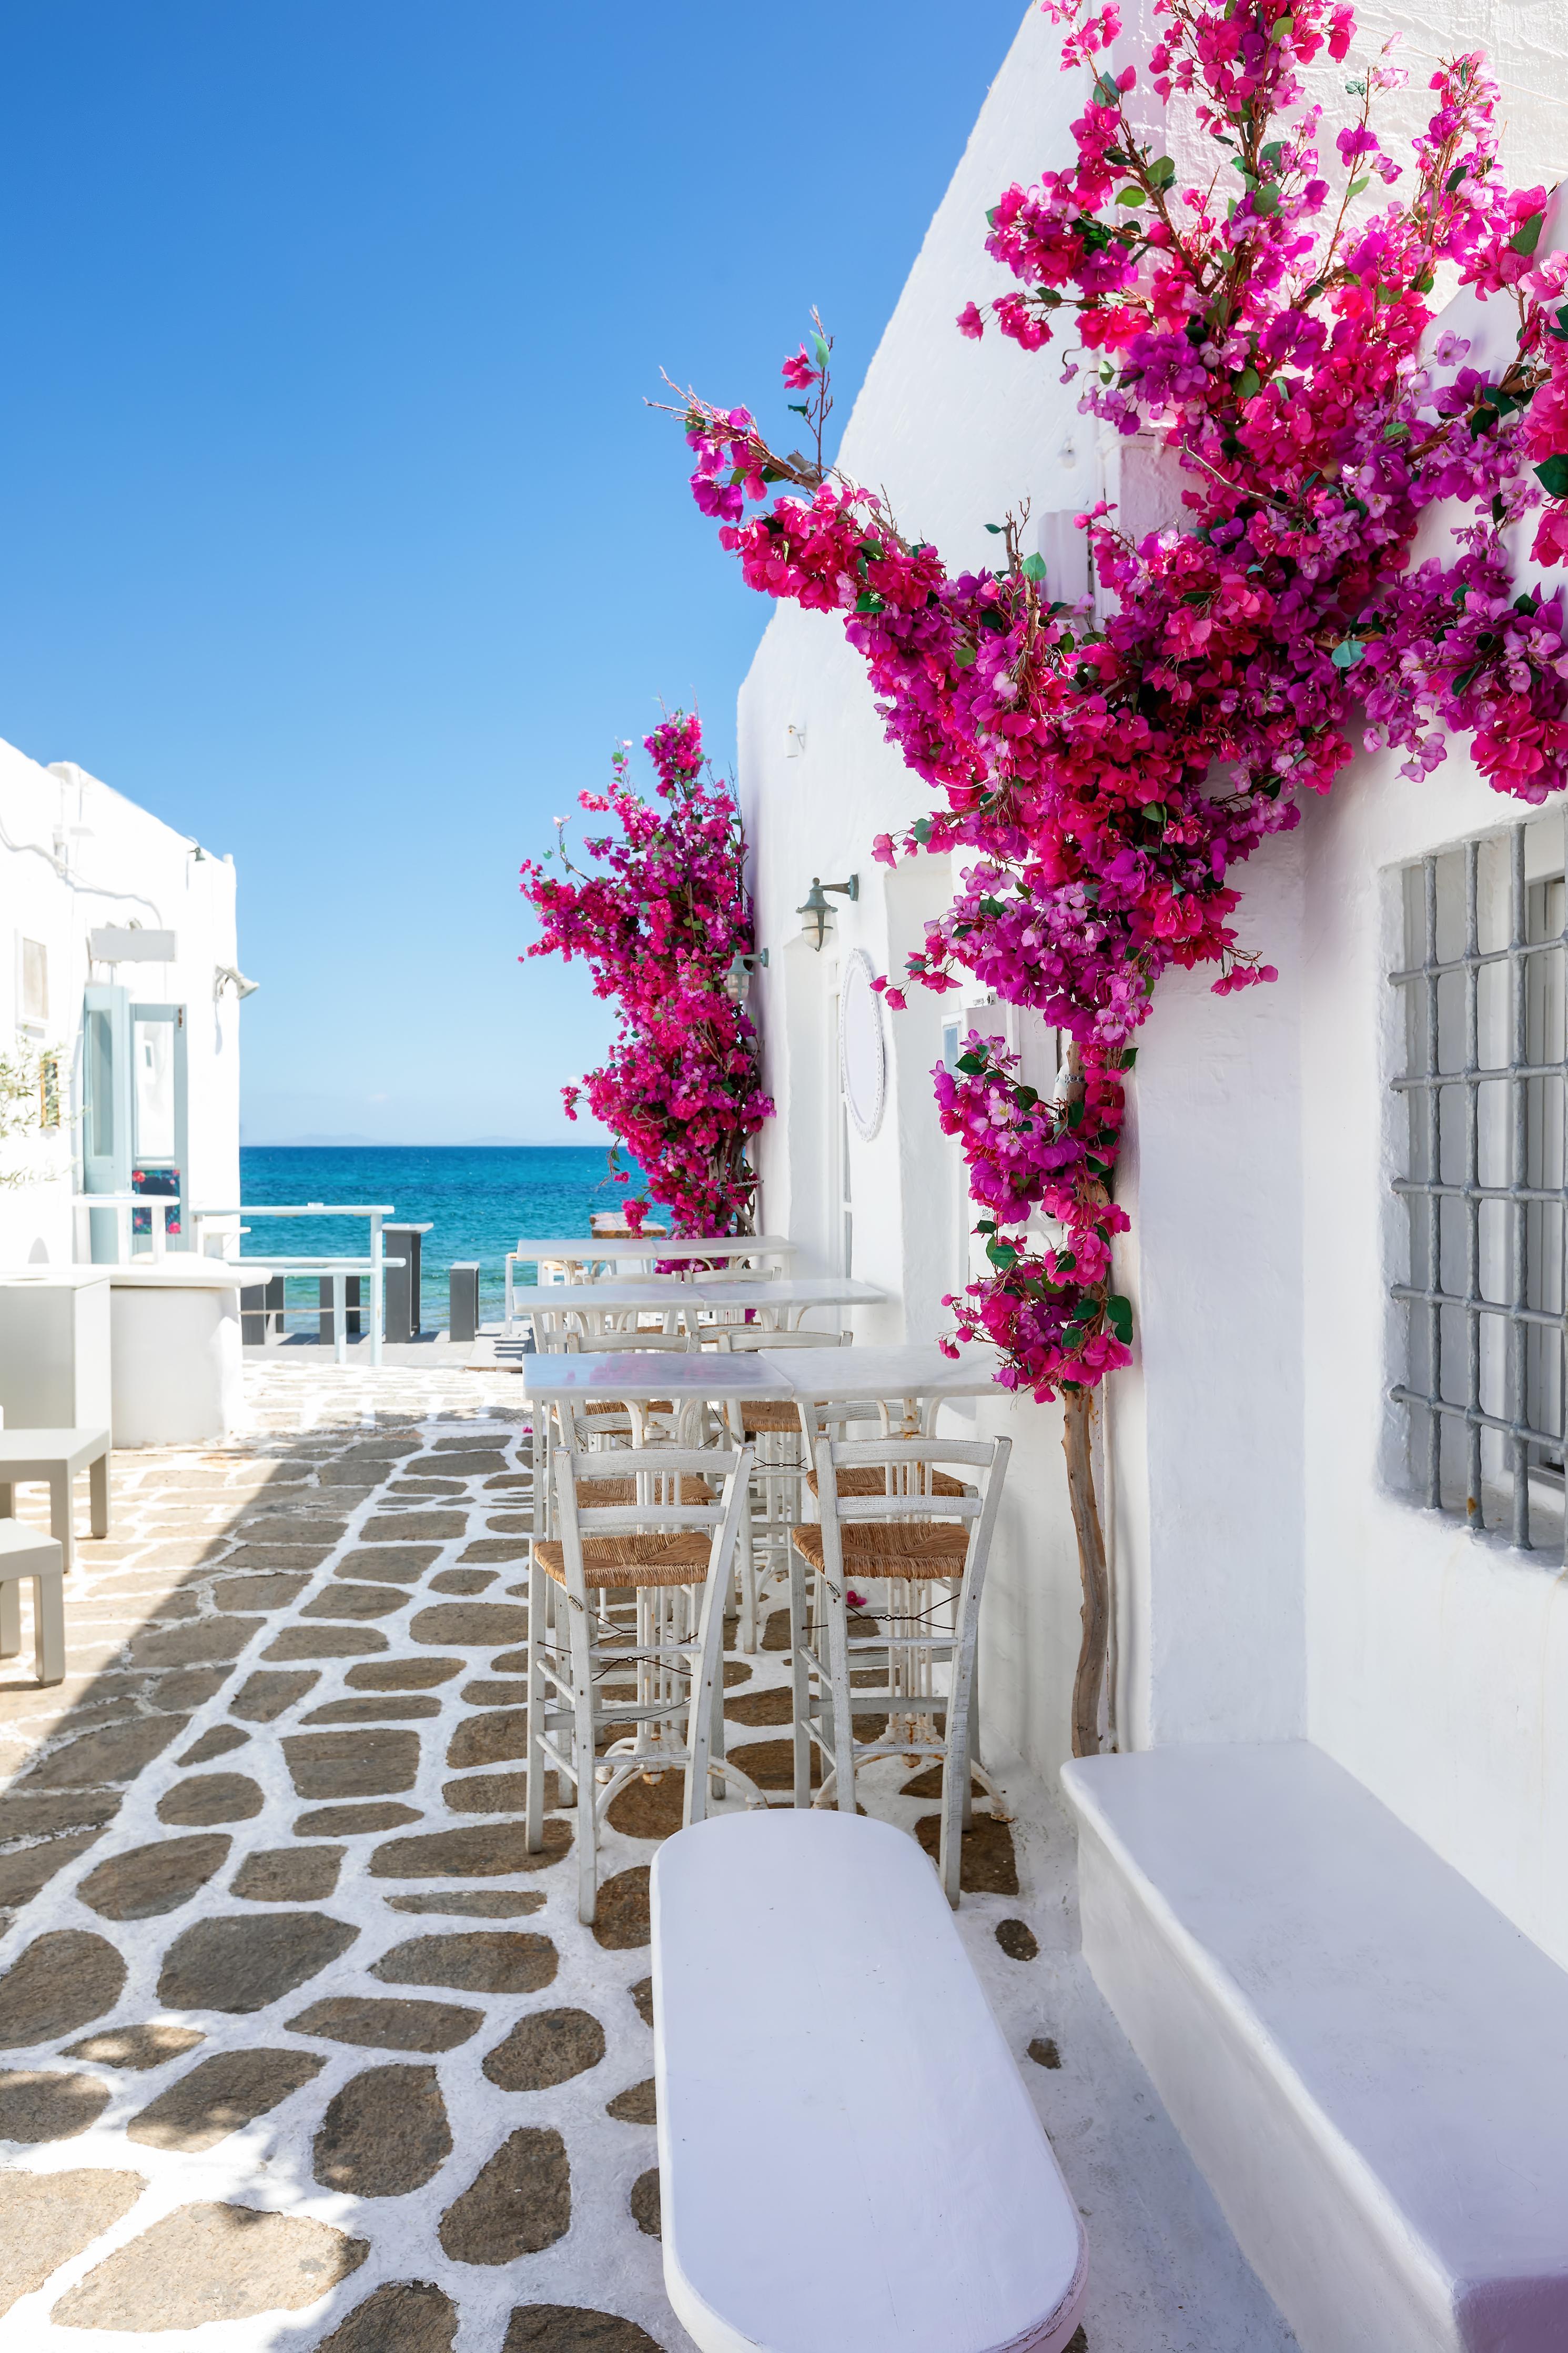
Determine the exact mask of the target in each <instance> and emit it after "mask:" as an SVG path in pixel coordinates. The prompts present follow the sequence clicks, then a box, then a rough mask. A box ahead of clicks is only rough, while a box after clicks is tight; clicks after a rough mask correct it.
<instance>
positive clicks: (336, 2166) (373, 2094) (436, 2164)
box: [311, 2067, 452, 2198]
mask: <svg viewBox="0 0 1568 2353" xmlns="http://www.w3.org/2000/svg"><path fill="white" fill-rule="evenodd" d="M451 2154H452V2128H451V2126H450V2125H449V2124H448V2123H447V2105H446V2102H445V2101H444V2100H443V2099H442V2097H441V2084H440V2078H439V2077H438V2076H437V2073H436V2070H435V2068H434V2067H371V2068H368V2069H367V2070H366V2072H365V2073H363V2075H354V2076H352V2077H351V2078H350V2080H349V2082H348V2083H346V2084H344V2085H343V2087H342V2091H341V2092H338V2093H335V2094H333V2096H332V2098H331V2101H330V2102H329V2103H328V2105H327V2113H326V2115H325V2116H323V2117H322V2119H321V2130H320V2131H319V2132H318V2133H317V2135H316V2137H315V2140H314V2142H313V2144H312V2147H311V2161H312V2163H313V2165H314V2168H315V2174H316V2179H317V2180H318V2181H319V2182H320V2183H321V2187H322V2189H341V2190H343V2191H345V2192H346V2193H347V2194H348V2195H349V2196H350V2197H353V2198H403V2197H405V2196H406V2195H407V2193H408V2191H409V2190H411V2189H423V2187H424V2185H425V2183H426V2181H428V2180H429V2179H430V2178H431V2176H432V2175H433V2174H436V2173H438V2172H439V2171H440V2169H441V2168H442V2166H443V2165H445V2163H446V2162H447V2158H449V2157H450V2156H451Z"/></svg>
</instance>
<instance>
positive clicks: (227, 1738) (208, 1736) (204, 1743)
mask: <svg viewBox="0 0 1568 2353" xmlns="http://www.w3.org/2000/svg"><path fill="white" fill-rule="evenodd" d="M249 1737H250V1735H249V1733H248V1732H242V1731H241V1730H240V1728H239V1726H238V1725H237V1724H215V1725H214V1726H213V1728H212V1730H211V1731H210V1732H204V1733H203V1735H202V1736H201V1738H200V1739H199V1740H197V1741H194V1742H193V1743H192V1745H191V1746H190V1747H189V1748H187V1749H186V1751H185V1753H184V1756H183V1757H176V1758H175V1760H174V1761H175V1763H176V1764H179V1765H210V1764H211V1763H212V1761H213V1759H214V1757H226V1756H227V1755H228V1752H229V1750H230V1749H231V1748H243V1747H244V1746H245V1744H246V1742H247V1740H248V1739H249Z"/></svg>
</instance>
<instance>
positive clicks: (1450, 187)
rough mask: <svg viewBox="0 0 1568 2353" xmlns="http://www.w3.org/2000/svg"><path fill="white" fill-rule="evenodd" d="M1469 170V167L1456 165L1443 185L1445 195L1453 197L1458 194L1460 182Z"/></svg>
mask: <svg viewBox="0 0 1568 2353" xmlns="http://www.w3.org/2000/svg"><path fill="white" fill-rule="evenodd" d="M1467 170H1468V165H1466V164H1455V166H1454V168H1453V170H1452V171H1451V172H1450V173H1449V174H1448V176H1447V179H1446V180H1445V181H1444V183H1443V190H1444V194H1445V195H1450V196H1451V195H1456V194H1457V193H1458V185H1459V182H1460V181H1461V180H1462V179H1463V178H1464V176H1465V173H1466V171H1467Z"/></svg>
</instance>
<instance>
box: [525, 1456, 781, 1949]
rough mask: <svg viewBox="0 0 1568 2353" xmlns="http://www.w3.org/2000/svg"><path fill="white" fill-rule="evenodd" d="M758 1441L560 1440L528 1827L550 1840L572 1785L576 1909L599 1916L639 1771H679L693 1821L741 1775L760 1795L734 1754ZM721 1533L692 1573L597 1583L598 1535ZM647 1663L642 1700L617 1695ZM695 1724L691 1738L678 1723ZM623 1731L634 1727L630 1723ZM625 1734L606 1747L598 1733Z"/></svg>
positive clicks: (535, 1839) (534, 1591)
mask: <svg viewBox="0 0 1568 2353" xmlns="http://www.w3.org/2000/svg"><path fill="white" fill-rule="evenodd" d="M751 1468H752V1454H751V1449H750V1448H749V1447H745V1446H742V1447H741V1448H740V1449H738V1450H737V1451H734V1452H732V1453H730V1452H725V1453H721V1452H718V1451H715V1450H713V1449H711V1448H707V1447H689V1448H688V1447H671V1446H658V1447H615V1448H612V1449H609V1450H607V1451H604V1452H597V1453H589V1452H585V1451H581V1450H578V1449H574V1448H569V1447H558V1448H557V1449H556V1450H555V1452H554V1456H553V1472H554V1477H553V1486H554V1493H555V1506H556V1523H557V1526H558V1528H559V1531H560V1538H559V1541H560V1545H561V1549H562V1556H563V1560H562V1567H563V1575H562V1577H561V1578H560V1579H557V1578H555V1577H552V1576H551V1575H550V1574H549V1572H548V1571H547V1570H546V1568H545V1567H544V1566H543V1563H542V1560H541V1558H540V1554H539V1548H538V1545H537V1543H536V1544H535V1546H534V1547H533V1551H532V1557H531V1563H530V1567H529V1579H528V1608H529V1618H528V1673H527V1684H528V1689H527V1704H528V1735H527V1747H528V1797H527V1820H526V1829H525V1837H526V1843H527V1845H528V1847H529V1850H530V1851H531V1852H538V1850H539V1849H540V1847H541V1846H542V1844H543V1841H544V1827H543V1820H544V1788H545V1776H546V1774H547V1773H549V1772H550V1771H551V1770H552V1769H553V1770H554V1771H555V1772H556V1773H557V1774H559V1775H561V1776H563V1777H564V1778H565V1779H567V1780H569V1781H570V1782H571V1783H572V1785H573V1790H574V1799H575V1803H576V1814H577V1914H578V1917H579V1919H581V1920H582V1921H583V1922H584V1924H586V1925H589V1926H591V1925H592V1923H593V1919H594V1915H595V1905H596V1897H597V1890H598V1856H599V1833H600V1831H601V1828H602V1826H603V1824H604V1821H605V1817H606V1815H607V1813H608V1811H609V1808H610V1806H611V1805H612V1804H613V1803H614V1801H615V1799H616V1797H618V1796H619V1794H620V1792H621V1790H622V1789H623V1788H626V1784H627V1783H628V1782H630V1781H632V1780H634V1779H635V1778H637V1776H638V1775H639V1774H645V1775H646V1774H652V1773H659V1772H667V1771H673V1770H676V1769H678V1768H679V1769H680V1770H682V1771H684V1773H685V1776H686V1792H685V1799H684V1803H683V1807H682V1820H683V1821H685V1822H694V1821H701V1820H704V1819H705V1817H706V1814H707V1810H708V1798H709V1792H710V1784H711V1783H712V1782H713V1781H714V1780H716V1779H721V1778H722V1779H724V1780H732V1781H734V1782H735V1783H737V1784H738V1785H739V1786H740V1789H741V1794H742V1795H743V1796H745V1797H746V1798H747V1800H748V1802H750V1803H760V1802H761V1792H760V1791H759V1790H757V1788H755V1786H754V1784H753V1783H752V1781H750V1780H749V1779H748V1778H747V1777H746V1776H745V1775H744V1774H743V1773H742V1772H740V1771H739V1769H738V1768H737V1767H735V1766H733V1765H731V1764H730V1763H729V1762H728V1761H727V1759H726V1758H725V1757H724V1754H723V1726H722V1717H721V1710H722V1707H723V1697H724V1694H723V1676H722V1662H723V1644H724V1603H725V1599H726V1598H727V1595H728V1592H729V1586H730V1579H731V1576H732V1575H733V1572H734V1561H735V1547H736V1544H737V1541H738V1539H739V1535H740V1529H741V1522H742V1515H743V1514H744V1512H745V1509H746V1502H747V1489H748V1482H749V1479H750V1474H751ZM607 1477H614V1478H617V1479H618V1478H626V1477H630V1478H635V1480H636V1482H637V1491H638V1493H637V1502H636V1503H635V1504H612V1505H598V1504H593V1503H591V1502H588V1501H586V1500H585V1496H584V1491H591V1489H592V1487H593V1485H594V1483H595V1480H596V1479H598V1480H603V1479H605V1478H607ZM715 1477H722V1479H723V1482H724V1483H723V1488H722V1492H721V1494H720V1495H719V1496H718V1497H717V1498H715V1500H714V1501H713V1502H711V1503H707V1504H698V1503H689V1502H686V1501H683V1500H681V1498H682V1494H683V1482H685V1481H687V1480H689V1479H703V1480H706V1479H712V1478H715ZM704 1528H706V1529H709V1530H710V1531H711V1537H710V1545H709V1548H708V1562H707V1567H706V1568H705V1569H704V1570H703V1571H701V1572H694V1573H693V1575H692V1576H691V1577H689V1578H688V1579H683V1580H681V1581H679V1582H671V1583H655V1582H652V1581H648V1582H638V1581H637V1571H636V1568H635V1567H628V1569H627V1570H626V1582H625V1583H624V1584H617V1585H616V1586H612V1587H609V1588H605V1587H604V1586H602V1585H599V1584H597V1583H595V1584H590V1583H589V1577H590V1573H591V1572H590V1571H589V1569H588V1567H587V1565H586V1562H585V1558H584V1543H585V1542H586V1541H588V1540H591V1539H592V1538H594V1537H596V1536H657V1535H670V1534H674V1533H677V1532H687V1531H692V1530H700V1529H704ZM628 1669H630V1670H633V1671H635V1675H636V1682H637V1696H636V1698H635V1700H632V1701H628V1702H617V1703H615V1704H605V1701H604V1700H603V1698H602V1696H601V1692H600V1685H601V1683H603V1682H604V1680H605V1677H606V1676H612V1675H613V1676H616V1677H620V1676H623V1675H624V1674H625V1673H626V1671H627V1670H628ZM682 1724H683V1725H684V1736H678V1732H677V1727H678V1726H679V1725H682ZM621 1727H624V1730H623V1729H620V1728H621ZM606 1730H608V1731H610V1732H612V1733H617V1734H618V1736H616V1737H615V1738H613V1739H612V1740H611V1741H610V1743H609V1746H608V1747H607V1748H606V1749H605V1752H604V1753H603V1755H601V1754H600V1751H599V1746H598V1743H599V1740H600V1737H601V1736H602V1735H603V1734H604V1733H605V1731H606Z"/></svg>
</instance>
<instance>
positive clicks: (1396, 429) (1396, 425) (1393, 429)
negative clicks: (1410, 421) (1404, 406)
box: [1383, 417, 1410, 441]
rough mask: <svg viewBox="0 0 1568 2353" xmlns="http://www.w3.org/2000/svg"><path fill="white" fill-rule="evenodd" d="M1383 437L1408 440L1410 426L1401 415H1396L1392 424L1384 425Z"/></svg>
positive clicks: (1386, 439) (1391, 439)
mask: <svg viewBox="0 0 1568 2353" xmlns="http://www.w3.org/2000/svg"><path fill="white" fill-rule="evenodd" d="M1383 438H1384V440H1385V441H1408V440H1409V438H1410V427H1409V426H1408V425H1407V424H1406V423H1405V419H1404V417H1395V418H1394V422H1393V424H1392V425H1385V426H1384V428H1383Z"/></svg>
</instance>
